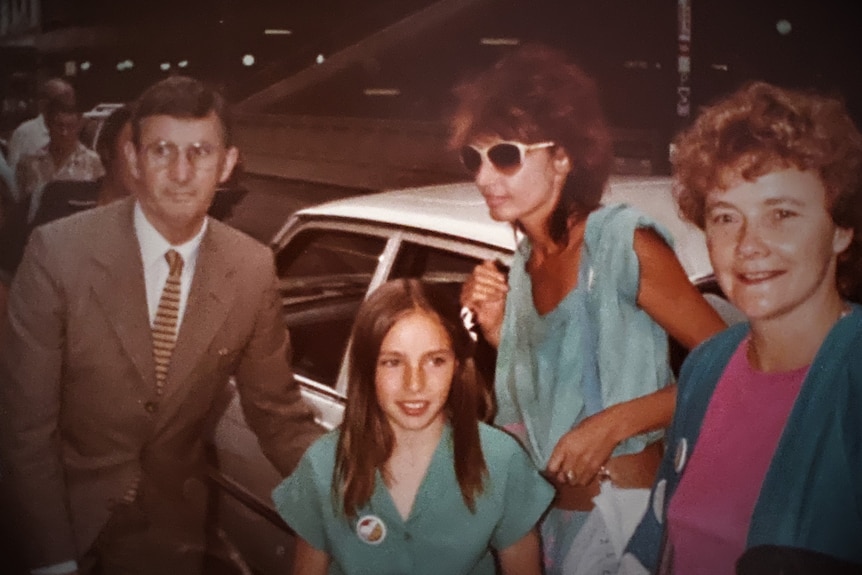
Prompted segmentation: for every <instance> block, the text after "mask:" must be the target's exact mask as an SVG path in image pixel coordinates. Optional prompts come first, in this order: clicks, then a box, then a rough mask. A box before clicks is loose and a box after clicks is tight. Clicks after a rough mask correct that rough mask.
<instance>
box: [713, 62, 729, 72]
mask: <svg viewBox="0 0 862 575" xmlns="http://www.w3.org/2000/svg"><path fill="white" fill-rule="evenodd" d="M710 68H712V69H713V70H718V71H719V72H727V70H728V67H727V64H712V65H710Z"/></svg>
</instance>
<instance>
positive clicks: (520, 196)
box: [471, 137, 569, 228]
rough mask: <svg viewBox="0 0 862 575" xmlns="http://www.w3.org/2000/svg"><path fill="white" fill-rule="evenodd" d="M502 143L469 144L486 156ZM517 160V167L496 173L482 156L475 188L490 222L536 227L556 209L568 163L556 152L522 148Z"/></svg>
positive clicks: (482, 141) (485, 140) (491, 140)
mask: <svg viewBox="0 0 862 575" xmlns="http://www.w3.org/2000/svg"><path fill="white" fill-rule="evenodd" d="M502 141H503V140H501V139H500V138H491V137H489V138H480V139H478V140H476V141H474V142H472V143H471V144H472V146H473V147H474V148H476V149H477V150H481V151H485V152H487V151H488V150H490V149H491V148H493V147H494V146H495V145H496V144H499V143H501V142H502ZM520 158H521V161H520V163H519V164H517V165H515V166H511V167H507V168H505V169H500V168H498V167H496V166H495V165H494V164H493V163H492V162H491V161H488V158H487V155H483V156H482V161H481V164H480V165H479V167H478V171H476V173H475V175H474V179H475V181H476V186H477V187H478V188H479V191H480V192H482V196H483V197H484V198H485V203H486V204H487V205H488V211H489V212H490V215H491V217H492V218H493V219H495V220H497V221H501V222H509V223H515V222H520V223H521V224H523V225H524V226H525V227H527V228H529V227H531V226H532V225H539V226H540V225H543V224H544V222H545V221H547V219H548V218H549V217H550V215H551V212H553V210H554V207H555V206H556V205H557V201H558V199H559V197H560V190H562V188H563V183H564V182H565V179H566V176H567V175H568V173H569V159H568V157H567V156H566V155H565V153H564V152H563V151H562V150H561V149H560V148H556V147H538V146H537V147H531V148H523V147H522V151H521V154H520Z"/></svg>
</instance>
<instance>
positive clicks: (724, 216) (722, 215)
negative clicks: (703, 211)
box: [709, 212, 733, 225]
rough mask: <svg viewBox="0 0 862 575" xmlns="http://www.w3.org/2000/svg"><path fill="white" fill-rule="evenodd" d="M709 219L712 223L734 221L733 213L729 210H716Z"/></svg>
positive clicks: (719, 223) (718, 223)
mask: <svg viewBox="0 0 862 575" xmlns="http://www.w3.org/2000/svg"><path fill="white" fill-rule="evenodd" d="M709 219H710V222H711V223H712V224H716V225H721V224H729V223H732V222H733V215H732V214H730V213H727V212H716V213H713V214H712V215H711V216H710V218H709Z"/></svg>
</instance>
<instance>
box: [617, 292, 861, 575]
mask: <svg viewBox="0 0 862 575" xmlns="http://www.w3.org/2000/svg"><path fill="white" fill-rule="evenodd" d="M748 331H749V326H748V324H745V323H743V324H737V325H734V326H732V327H731V328H729V329H727V330H725V331H724V332H722V333H720V334H718V335H716V336H715V337H713V338H711V339H710V340H708V341H706V342H704V343H703V344H702V345H700V346H699V347H697V348H696V349H695V350H694V351H693V352H692V353H691V355H690V356H689V357H688V358H687V359H686V361H685V363H684V364H683V367H682V371H681V373H680V379H679V391H678V396H677V405H676V412H675V414H674V419H673V423H672V424H671V429H670V432H669V434H668V436H667V440H668V444H667V447H668V448H667V450H666V453H665V457H664V460H663V462H662V465H661V467H660V468H659V474H658V477H657V480H656V484H655V486H654V487H653V490H652V493H651V495H650V504H649V506H648V507H647V511H646V514H645V516H644V518H643V519H642V520H641V523H640V525H639V526H638V527H637V529H636V530H635V533H634V535H633V536H632V539H631V540H630V542H629V545H628V549H627V551H628V552H630V553H632V554H634V555H635V556H636V557H637V558H638V559H639V560H640V562H641V563H642V564H643V565H644V566H645V567H646V568H647V569H654V568H655V566H656V565H657V563H658V559H659V554H660V551H661V549H660V548H661V545H662V539H663V536H664V517H665V515H666V512H667V507H668V504H669V502H670V500H671V498H672V497H673V493H674V491H675V490H676V487H677V485H678V484H679V480H680V478H681V477H682V474H683V473H684V471H685V462H686V460H689V459H690V456H691V453H692V450H694V449H696V448H697V438H698V435H699V433H700V428H701V424H702V423H703V418H704V414H705V413H706V409H707V406H708V404H709V400H710V398H711V397H712V393H713V391H714V390H715V386H716V384H717V383H718V380H719V379H720V378H721V375H722V373H723V371H724V368H725V366H726V365H727V363H728V361H729V360H730V357H731V355H733V352H734V351H735V350H736V349H737V347H738V346H739V344H740V343H741V342H742V340H743V339H744V338H745V336H746V335H747V334H748ZM727 488H728V489H732V488H733V486H730V485H729V486H727ZM765 544H773V545H783V546H790V547H798V548H803V549H809V550H812V551H818V552H821V553H825V554H828V555H831V556H833V557H836V558H840V559H843V560H846V561H851V562H855V563H860V564H862V306H859V305H855V304H854V305H853V306H852V311H851V313H850V314H848V315H847V316H845V317H844V318H842V319H841V320H839V321H838V322H837V323H836V324H835V326H834V327H833V328H832V330H831V331H830V332H829V334H828V335H827V337H826V339H825V340H824V342H823V344H822V346H821V347H820V350H819V351H818V352H817V355H816V356H815V358H814V362H813V363H812V365H811V369H810V370H809V372H808V375H807V376H806V378H805V381H804V382H803V384H802V388H801V390H800V392H799V396H798V398H797V399H796V402H795V403H794V406H793V409H792V411H791V412H790V416H789V418H788V420H787V425H786V426H785V429H784V431H783V433H782V435H781V438H780V440H779V443H778V447H777V448H776V451H775V455H774V456H773V458H772V462H771V463H770V465H769V468H768V470H767V472H766V477H765V478H764V480H763V486H762V487H761V490H760V495H759V497H758V499H757V502H756V504H755V507H754V513H753V515H752V518H751V524H750V526H749V530H748V538H747V541H746V546H747V548H751V547H754V546H757V545H765Z"/></svg>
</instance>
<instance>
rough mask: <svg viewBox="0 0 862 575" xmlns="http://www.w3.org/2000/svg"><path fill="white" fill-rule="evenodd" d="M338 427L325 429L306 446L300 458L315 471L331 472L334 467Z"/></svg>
mask: <svg viewBox="0 0 862 575" xmlns="http://www.w3.org/2000/svg"><path fill="white" fill-rule="evenodd" d="M340 435H341V432H340V429H339V428H336V429H332V430H330V431H327V432H326V433H324V434H323V435H321V436H320V437H318V438H317V439H316V440H315V441H314V443H312V444H311V445H310V446H308V449H306V451H305V455H303V457H302V459H303V461H304V462H306V463H307V464H308V465H310V466H311V467H312V468H313V469H314V470H315V471H316V472H317V473H321V472H322V473H324V474H331V473H332V470H333V469H334V467H335V451H336V449H337V448H338V438H339V437H340Z"/></svg>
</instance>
